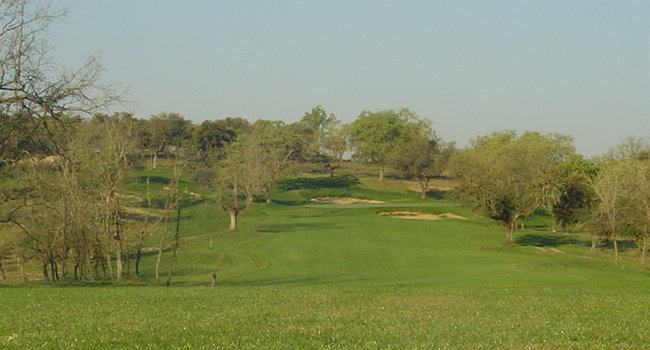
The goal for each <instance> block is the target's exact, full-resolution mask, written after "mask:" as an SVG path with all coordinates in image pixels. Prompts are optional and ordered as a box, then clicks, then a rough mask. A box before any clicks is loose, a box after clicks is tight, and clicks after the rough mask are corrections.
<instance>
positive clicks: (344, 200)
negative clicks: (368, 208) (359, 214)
mask: <svg viewBox="0 0 650 350" xmlns="http://www.w3.org/2000/svg"><path fill="white" fill-rule="evenodd" d="M310 201H312V202H317V203H328V204H355V203H384V202H382V201H376V200H371V199H360V198H347V197H318V198H312V199H310Z"/></svg>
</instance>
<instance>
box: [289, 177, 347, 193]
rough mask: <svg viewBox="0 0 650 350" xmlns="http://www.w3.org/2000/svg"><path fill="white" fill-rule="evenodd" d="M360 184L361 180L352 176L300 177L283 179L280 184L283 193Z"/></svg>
mask: <svg viewBox="0 0 650 350" xmlns="http://www.w3.org/2000/svg"><path fill="white" fill-rule="evenodd" d="M357 184H359V179H357V178H356V177H355V176H351V175H342V176H334V177H333V178H330V177H328V176H321V177H299V178H294V179H283V180H280V182H279V183H278V188H279V189H280V190H282V191H291V190H302V189H316V188H339V187H349V186H352V185H357Z"/></svg>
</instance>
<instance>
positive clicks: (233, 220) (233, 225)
mask: <svg viewBox="0 0 650 350" xmlns="http://www.w3.org/2000/svg"><path fill="white" fill-rule="evenodd" d="M227 211H228V215H230V227H229V228H228V229H229V230H231V231H232V230H235V229H237V214H239V211H238V210H237V208H231V207H229V208H228V210H227Z"/></svg>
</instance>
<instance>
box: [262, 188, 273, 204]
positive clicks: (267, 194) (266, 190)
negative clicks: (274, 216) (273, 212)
mask: <svg viewBox="0 0 650 350" xmlns="http://www.w3.org/2000/svg"><path fill="white" fill-rule="evenodd" d="M264 196H265V197H266V204H271V202H272V200H271V187H270V186H269V185H264Z"/></svg>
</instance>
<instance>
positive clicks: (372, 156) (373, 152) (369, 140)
mask: <svg viewBox="0 0 650 350" xmlns="http://www.w3.org/2000/svg"><path fill="white" fill-rule="evenodd" d="M346 130H347V132H348V135H349V140H350V146H351V147H352V149H353V151H354V155H353V157H355V158H357V159H360V160H362V161H366V162H369V163H372V164H376V165H377V166H378V167H379V180H380V181H381V180H383V179H384V171H385V166H386V163H387V160H388V157H389V156H390V154H391V153H393V152H395V150H396V148H397V147H398V146H399V145H400V144H401V143H403V142H405V141H408V140H410V139H412V138H414V137H416V136H418V135H423V134H430V133H431V132H432V131H431V127H430V125H429V123H428V122H427V121H425V120H420V119H418V117H417V115H415V113H413V112H411V111H410V110H408V109H406V108H403V109H400V110H398V111H395V110H384V111H379V112H375V113H372V112H369V111H364V112H361V114H359V116H358V117H357V119H356V120H355V121H353V122H352V123H350V124H348V126H347V127H346Z"/></svg>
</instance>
